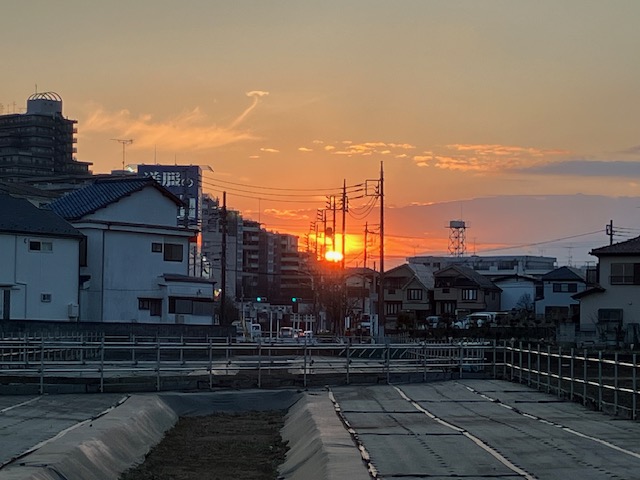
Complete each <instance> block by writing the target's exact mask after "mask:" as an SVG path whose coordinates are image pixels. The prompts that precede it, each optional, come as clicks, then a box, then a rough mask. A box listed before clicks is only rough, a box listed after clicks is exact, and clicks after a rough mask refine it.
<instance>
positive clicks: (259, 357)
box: [258, 340, 262, 388]
mask: <svg viewBox="0 0 640 480" xmlns="http://www.w3.org/2000/svg"><path fill="white" fill-rule="evenodd" d="M258 388H262V344H261V343H260V341H259V340H258Z"/></svg>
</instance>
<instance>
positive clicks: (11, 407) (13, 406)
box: [0, 397, 40, 413]
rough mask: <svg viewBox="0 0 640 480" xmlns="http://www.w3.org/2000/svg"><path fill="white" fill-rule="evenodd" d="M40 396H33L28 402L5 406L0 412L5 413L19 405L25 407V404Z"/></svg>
mask: <svg viewBox="0 0 640 480" xmlns="http://www.w3.org/2000/svg"><path fill="white" fill-rule="evenodd" d="M39 398H40V397H36V398H32V399H31V400H27V401H26V402H22V403H17V404H15V405H11V406H10V407H6V408H3V409H2V410H0V413H5V412H8V411H9V410H13V409H14V408H19V407H23V406H25V405H29V404H30V403H33V402H35V401H36V400H38V399H39Z"/></svg>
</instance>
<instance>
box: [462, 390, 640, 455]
mask: <svg viewBox="0 0 640 480" xmlns="http://www.w3.org/2000/svg"><path fill="white" fill-rule="evenodd" d="M465 388H466V389H467V390H469V391H470V392H472V393H475V394H476V395H480V396H481V397H483V398H486V399H487V400H489V401H490V402H493V403H497V404H498V405H501V406H503V407H505V408H508V409H510V410H512V411H514V412H515V413H517V414H518V415H522V416H523V417H526V418H530V419H532V420H536V421H538V422H540V423H544V424H545V425H550V426H552V427H557V428H560V429H562V430H564V431H565V432H567V433H570V434H572V435H575V436H576V437H580V438H585V439H587V440H591V441H594V442H596V443H599V444H600V445H604V446H605V447H607V448H611V449H612V450H615V451H617V452H620V453H624V454H626V455H629V456H631V457H634V458H640V453H637V452H634V451H631V450H627V449H626V448H622V447H619V446H618V445H615V444H613V443H611V442H608V441H606V440H603V439H601V438H598V437H593V436H591V435H587V434H586V433H582V432H578V431H577V430H574V429H572V428H569V427H566V426H564V425H562V424H560V423H556V422H552V421H550V420H546V419H544V418H542V417H537V416H535V415H532V414H530V413H526V412H523V411H521V410H519V409H517V408H515V407H513V406H511V405H507V404H506V403H503V402H502V400H499V399H497V398H491V397H489V396H488V395H486V394H484V393H480V392H479V391H477V390H475V389H474V388H472V387H470V386H468V385H465Z"/></svg>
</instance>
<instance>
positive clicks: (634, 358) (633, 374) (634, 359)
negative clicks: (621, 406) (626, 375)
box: [631, 353, 638, 420]
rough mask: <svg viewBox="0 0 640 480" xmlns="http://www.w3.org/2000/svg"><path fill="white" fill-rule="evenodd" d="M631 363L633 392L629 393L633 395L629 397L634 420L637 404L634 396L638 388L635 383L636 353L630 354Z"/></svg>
mask: <svg viewBox="0 0 640 480" xmlns="http://www.w3.org/2000/svg"><path fill="white" fill-rule="evenodd" d="M632 363H633V366H632V369H633V372H632V373H631V386H632V390H633V393H632V394H631V395H632V396H633V397H632V399H631V419H632V420H635V419H636V418H637V415H636V406H637V405H636V401H637V400H636V396H637V394H638V390H637V386H638V385H637V381H636V370H637V368H638V364H637V363H636V354H635V353H634V354H633V356H632Z"/></svg>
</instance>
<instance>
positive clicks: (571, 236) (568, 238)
mask: <svg viewBox="0 0 640 480" xmlns="http://www.w3.org/2000/svg"><path fill="white" fill-rule="evenodd" d="M596 233H602V230H596V231H594V232H587V233H580V234H578V235H570V236H568V237H562V238H555V239H553V240H545V241H543V242H535V243H525V244H522V245H513V246H511V247H501V248H490V249H487V250H481V252H483V253H484V252H496V251H500V250H512V249H515V248H525V247H535V246H537V245H544V244H546V243H555V242H561V241H563V240H570V239H572V238H579V237H586V236H587V235H594V234H596Z"/></svg>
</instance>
